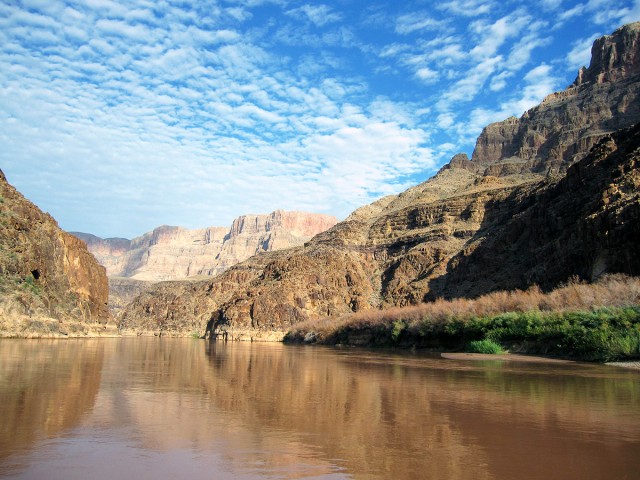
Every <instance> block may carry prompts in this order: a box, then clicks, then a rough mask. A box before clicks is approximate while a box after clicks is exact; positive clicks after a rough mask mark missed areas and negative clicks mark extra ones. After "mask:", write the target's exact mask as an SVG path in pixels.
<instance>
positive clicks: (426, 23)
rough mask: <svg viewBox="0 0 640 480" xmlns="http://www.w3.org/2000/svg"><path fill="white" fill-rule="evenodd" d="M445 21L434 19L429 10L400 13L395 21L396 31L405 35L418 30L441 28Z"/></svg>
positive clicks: (443, 26)
mask: <svg viewBox="0 0 640 480" xmlns="http://www.w3.org/2000/svg"><path fill="white" fill-rule="evenodd" d="M445 25H446V22H444V21H442V20H435V19H434V18H432V17H431V16H430V15H429V12H411V13H409V14H406V15H401V16H400V17H398V19H397V21H396V32H397V33H399V34H401V35H407V34H409V33H413V32H416V31H420V30H440V31H441V30H443V29H444V28H445Z"/></svg>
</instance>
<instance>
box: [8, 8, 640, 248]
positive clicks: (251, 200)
mask: <svg viewBox="0 0 640 480" xmlns="http://www.w3.org/2000/svg"><path fill="white" fill-rule="evenodd" d="M637 20H640V0H628V1H620V0H584V1H568V0H539V1H536V2H521V1H510V0H499V1H497V0H459V1H447V0H443V1H439V2H429V1H398V2H388V1H384V2H376V1H366V2H365V1H351V0H334V1H326V2H305V1H289V0H217V1H216V0H213V1H206V2H205V1H201V2H189V1H175V2H174V1H162V0H159V1H155V0H139V1H131V2H117V1H111V0H86V1H82V2H80V1H79V2H75V1H68V2H63V1H56V0H27V1H22V2H14V1H7V0H5V1H4V2H3V3H2V4H1V5H0V146H1V149H0V150H1V151H0V168H2V169H3V171H4V172H5V174H6V175H7V177H8V179H9V181H10V182H11V183H12V184H13V185H15V186H16V187H17V188H18V189H19V190H20V191H21V192H22V193H23V194H24V195H25V196H26V197H27V198H29V199H30V200H32V201H33V202H34V203H36V204H37V205H38V206H39V207H40V208H42V209H43V210H45V211H48V212H49V213H51V214H52V215H53V216H54V217H55V218H56V219H57V220H58V222H59V223H60V226H61V227H62V228H64V229H66V230H75V231H84V232H89V233H93V234H96V235H99V236H102V237H109V236H122V237H129V238H131V237H134V236H137V235H140V234H142V233H144V232H146V231H149V230H151V229H153V228H154V227H156V226H159V225H162V224H169V225H182V226H185V227H189V228H197V227H204V226H209V225H220V226H226V225H229V224H230V223H231V221H232V219H233V218H234V217H236V216H238V215H241V214H245V213H267V212H270V211H272V210H275V209H278V208H282V209H287V210H305V211H313V212H322V213H329V214H333V215H336V216H337V217H338V218H340V219H343V218H344V217H346V216H347V215H348V214H349V213H350V212H351V211H353V210H354V209H356V208H357V207H359V206H361V205H364V204H367V203H370V202H372V201H374V200H375V199H377V198H379V197H381V196H383V195H387V194H391V193H398V192H401V191H403V190H404V189H406V188H408V187H409V186H411V185H415V184H417V183H420V182H421V181H424V180H426V179H427V178H429V177H430V176H432V175H433V174H434V173H435V172H436V171H437V170H438V168H439V167H440V166H442V165H443V164H444V163H446V162H447V161H448V160H449V159H450V158H451V156H452V155H453V154H455V153H457V152H459V151H464V152H467V153H469V154H470V153H471V151H472V150H473V145H474V143H475V138H476V137H477V135H478V134H479V133H480V131H481V129H482V127H484V126H485V125H486V124H488V123H490V122H492V121H498V120H502V119H504V118H506V117H508V116H510V115H516V116H520V115H522V113H524V112H525V111H526V110H527V109H528V108H531V107H532V106H534V105H536V104H537V103H538V102H540V100H542V98H543V97H544V96H545V95H547V94H549V93H551V92H553V91H557V90H561V89H564V88H565V87H566V86H568V85H569V84H570V83H571V82H572V81H573V80H574V78H575V76H576V73H577V70H578V68H579V67H580V66H582V65H586V64H588V62H589V58H590V55H589V52H590V47H591V43H592V41H593V40H594V38H596V37H598V36H601V35H603V34H608V33H611V32H612V31H613V30H615V29H616V28H617V27H618V26H620V25H622V24H624V23H628V22H631V21H637Z"/></svg>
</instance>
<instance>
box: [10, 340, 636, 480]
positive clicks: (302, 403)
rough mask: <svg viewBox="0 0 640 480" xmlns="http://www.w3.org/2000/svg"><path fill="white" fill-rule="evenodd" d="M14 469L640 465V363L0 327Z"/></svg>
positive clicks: (156, 475)
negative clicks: (48, 334) (52, 334)
mask: <svg viewBox="0 0 640 480" xmlns="http://www.w3.org/2000/svg"><path fill="white" fill-rule="evenodd" d="M0 422H1V426H2V428H1V429H0V475H1V476H7V477H12V478H30V479H39V478H42V479H74V478H77V479H85V478H92V479H112V478H136V479H144V478H153V479H164V478H216V479H232V478H234V479H235V478H240V479H267V478H268V479H280V478H282V479H294V478H315V479H321V478H322V479H325V478H326V479H346V478H357V479H391V478H393V479H417V478H421V479H430V478H433V479H463V478H469V479H513V478H518V479H553V478H558V479H560V478H561V479H574V478H575V479H581V480H583V479H585V478H589V479H611V478H616V479H625V478H627V479H633V478H638V472H640V372H639V371H637V370H626V369H622V368H615V367H606V366H600V365H589V364H571V363H561V364H536V363H519V362H509V361H500V360H488V361H470V360H451V359H443V358H439V357H436V356H426V355H420V354H411V353H407V352H404V353H397V354H396V353H389V352H384V351H368V350H358V349H335V348H324V347H299V346H285V345H281V344H259V343H253V344H251V343H227V344H225V343H210V342H208V341H203V340H196V339H170V338H166V339H165V338H122V339H116V338H114V339H87V340H2V341H0Z"/></svg>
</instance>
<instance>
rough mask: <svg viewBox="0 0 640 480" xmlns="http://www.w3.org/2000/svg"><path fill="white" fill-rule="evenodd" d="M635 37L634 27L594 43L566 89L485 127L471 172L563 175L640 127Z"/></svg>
mask: <svg viewBox="0 0 640 480" xmlns="http://www.w3.org/2000/svg"><path fill="white" fill-rule="evenodd" d="M639 36H640V22H636V23H633V24H630V25H626V26H624V27H622V28H620V29H619V30H617V31H615V32H614V33H613V34H612V35H609V36H605V37H602V38H600V39H598V40H596V41H595V43H594V44H593V48H592V49H591V55H592V58H591V64H590V65H589V68H586V69H585V68H583V69H581V70H580V72H579V73H578V76H577V78H576V80H575V82H574V83H573V84H572V85H571V86H570V87H568V88H567V89H566V90H564V91H562V92H558V93H553V94H551V95H549V96H548V97H547V98H545V99H544V100H543V102H542V103H541V104H540V105H539V106H537V107H535V108H532V109H531V110H529V111H528V112H526V113H525V114H524V115H523V116H522V117H521V118H519V119H518V118H515V117H511V118H508V119H506V120H504V121H502V122H498V123H494V124H491V125H489V126H487V127H486V128H485V129H484V130H483V132H482V134H481V135H480V136H479V137H478V141H477V143H476V148H475V150H474V152H473V156H472V158H471V160H472V164H473V166H474V167H475V168H476V171H477V172H478V173H486V174H489V175H505V174H510V173H519V172H524V171H534V172H542V173H544V172H548V171H551V172H564V171H566V168H567V167H568V166H569V165H571V164H572V163H573V162H575V161H577V160H579V159H581V158H582V157H584V156H585V155H586V154H587V153H588V152H589V150H590V149H591V148H592V147H593V146H594V145H595V144H596V143H598V142H599V141H600V139H602V138H604V137H605V136H606V135H608V134H610V133H612V132H614V131H616V130H618V129H620V128H624V127H628V126H629V125H633V124H635V123H637V122H640V82H639V77H640V41H639Z"/></svg>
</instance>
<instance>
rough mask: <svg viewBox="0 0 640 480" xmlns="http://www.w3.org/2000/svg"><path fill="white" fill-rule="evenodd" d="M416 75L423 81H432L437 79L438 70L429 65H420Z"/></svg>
mask: <svg viewBox="0 0 640 480" xmlns="http://www.w3.org/2000/svg"><path fill="white" fill-rule="evenodd" d="M416 77H417V78H418V79H419V80H421V81H422V82H424V83H427V84H429V83H433V82H435V81H436V80H437V79H438V72H436V71H435V70H431V69H430V68H429V67H422V68H419V69H418V70H417V71H416Z"/></svg>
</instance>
